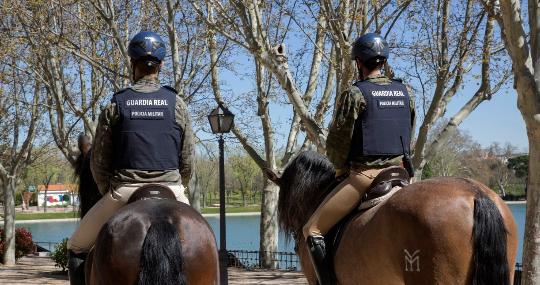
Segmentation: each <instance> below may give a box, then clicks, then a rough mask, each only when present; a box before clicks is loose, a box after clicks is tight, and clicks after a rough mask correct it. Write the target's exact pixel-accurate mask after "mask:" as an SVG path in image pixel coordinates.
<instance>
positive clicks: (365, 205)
mask: <svg viewBox="0 0 540 285" xmlns="http://www.w3.org/2000/svg"><path fill="white" fill-rule="evenodd" d="M401 188H402V187H401V186H394V187H393V188H392V189H391V190H390V191H389V192H388V193H386V194H385V195H383V196H381V197H377V198H374V199H371V200H367V201H364V202H362V203H361V204H360V205H359V206H358V210H360V211H363V210H367V209H370V208H373V207H375V206H377V205H379V204H380V203H382V202H384V201H386V200H388V199H389V198H390V197H392V196H393V195H394V194H396V192H397V191H399V190H401Z"/></svg>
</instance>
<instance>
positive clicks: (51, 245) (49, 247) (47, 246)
mask: <svg viewBox="0 0 540 285" xmlns="http://www.w3.org/2000/svg"><path fill="white" fill-rule="evenodd" d="M34 244H35V245H38V246H40V247H41V248H43V249H45V250H48V251H51V252H52V251H53V250H54V248H55V247H56V245H57V244H59V243H58V242H52V241H35V242H34Z"/></svg>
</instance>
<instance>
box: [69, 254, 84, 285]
mask: <svg viewBox="0 0 540 285" xmlns="http://www.w3.org/2000/svg"><path fill="white" fill-rule="evenodd" d="M68 253H69V261H68V271H69V284H70V285H85V279H84V264H85V261H86V256H87V255H88V253H86V252H83V253H75V252H73V251H71V250H69V251H68Z"/></svg>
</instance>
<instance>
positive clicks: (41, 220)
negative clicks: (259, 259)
mask: <svg viewBox="0 0 540 285" xmlns="http://www.w3.org/2000/svg"><path fill="white" fill-rule="evenodd" d="M260 215H261V213H259V212H245V213H226V217H239V216H260ZM202 216H203V217H205V218H214V217H219V214H202ZM79 220H80V219H79V218H66V219H38V220H19V221H18V220H15V223H16V224H26V223H44V222H78V221H79ZM3 222H4V221H3V220H0V223H3Z"/></svg>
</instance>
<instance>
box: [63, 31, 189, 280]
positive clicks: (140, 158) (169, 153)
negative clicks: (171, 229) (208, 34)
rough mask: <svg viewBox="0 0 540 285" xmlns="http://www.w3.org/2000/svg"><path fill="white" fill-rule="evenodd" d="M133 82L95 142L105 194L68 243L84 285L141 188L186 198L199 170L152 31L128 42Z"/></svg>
mask: <svg viewBox="0 0 540 285" xmlns="http://www.w3.org/2000/svg"><path fill="white" fill-rule="evenodd" d="M128 54H129V57H130V58H131V68H132V72H133V73H132V79H133V81H134V82H135V83H134V84H133V85H131V86H129V87H127V88H125V89H122V90H120V91H118V92H116V93H115V94H114V95H113V98H112V100H111V102H110V103H109V104H108V105H107V106H106V107H105V109H103V110H102V112H101V114H100V117H99V122H98V126H97V130H96V135H95V139H94V144H93V146H92V157H91V169H92V174H93V176H94V179H95V181H96V183H97V186H98V188H99V191H100V192H101V193H102V194H103V197H102V198H101V199H100V200H99V202H98V203H97V204H95V205H94V206H93V207H92V208H91V209H90V211H89V212H88V213H87V214H86V215H85V216H84V218H83V219H82V220H81V222H80V226H79V228H78V229H77V230H76V231H75V233H74V234H73V236H72V237H71V238H70V240H69V241H68V249H69V264H68V268H69V277H70V278H69V279H70V282H71V284H84V260H85V258H86V255H87V253H88V252H89V250H90V249H91V248H92V246H93V245H94V243H95V240H96V237H97V235H98V232H99V230H100V229H101V227H102V226H103V225H104V224H105V223H106V222H107V220H109V218H110V217H112V216H113V215H114V213H115V212H116V211H117V210H118V209H120V208H121V207H122V206H124V205H125V204H126V203H127V201H128V200H129V198H130V196H131V195H132V194H133V193H134V192H135V190H137V189H138V188H139V187H140V186H142V185H145V184H148V183H159V184H163V185H166V186H168V187H169V188H170V189H171V190H172V191H173V193H174V195H175V197H176V199H177V200H178V201H180V202H184V203H186V204H189V201H188V199H187V197H186V195H185V193H184V190H185V189H186V188H187V185H188V183H189V180H190V178H191V172H192V168H193V152H194V147H193V144H194V140H193V130H192V126H191V119H190V116H189V112H188V109H187V106H186V104H185V102H184V101H183V100H182V98H181V97H180V96H179V95H178V93H177V92H176V90H174V89H173V88H172V87H168V86H162V85H161V84H160V83H159V79H158V76H159V72H160V69H161V67H162V65H163V59H164V58H165V54H166V47H165V42H164V41H163V40H162V39H161V37H160V36H159V35H158V34H156V33H154V32H149V31H143V32H140V33H138V34H136V35H135V36H134V37H133V38H132V39H131V41H130V43H129V46H128Z"/></svg>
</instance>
